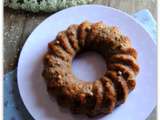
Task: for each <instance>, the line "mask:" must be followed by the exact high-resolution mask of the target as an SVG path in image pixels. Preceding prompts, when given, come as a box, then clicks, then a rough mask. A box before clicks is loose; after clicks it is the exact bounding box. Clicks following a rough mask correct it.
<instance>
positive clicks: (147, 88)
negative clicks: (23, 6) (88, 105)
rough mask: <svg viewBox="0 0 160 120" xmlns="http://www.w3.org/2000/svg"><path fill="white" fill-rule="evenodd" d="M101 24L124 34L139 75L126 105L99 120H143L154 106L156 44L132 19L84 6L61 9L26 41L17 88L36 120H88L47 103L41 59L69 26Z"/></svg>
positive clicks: (102, 9)
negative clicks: (90, 23)
mask: <svg viewBox="0 0 160 120" xmlns="http://www.w3.org/2000/svg"><path fill="white" fill-rule="evenodd" d="M84 20H88V21H91V22H97V21H103V22H104V23H106V24H108V25H114V26H117V27H118V28H119V29H120V30H121V31H122V33H124V34H125V35H127V36H128V37H129V38H130V39H131V42H132V44H133V47H134V48H136V49H137V51H138V63H139V65H140V73H139V75H138V76H137V78H136V80H137V86H136V89H135V90H134V91H133V92H132V93H131V94H129V96H128V98H127V100H126V102H125V103H124V104H123V105H121V106H120V107H118V108H116V109H115V110H114V112H113V113H112V114H109V115H107V116H103V117H101V118H99V119H100V120H145V119H146V118H147V117H148V115H149V114H150V113H151V111H152V110H153V108H154V107H155V105H156V86H157V84H156V76H157V73H156V67H157V62H156V59H157V58H156V45H155V43H154V42H153V41H152V39H151V37H150V36H149V34H148V33H147V32H146V31H145V30H144V28H143V27H142V26H141V25H140V24H139V23H137V22H136V21H135V20H134V19H133V18H132V17H130V16H129V15H127V14H126V13H124V12H121V11H119V10H116V9H113V8H110V7H104V6H100V5H83V6H78V7H72V8H69V9H65V10H62V11H60V12H58V13H56V14H54V15H52V16H50V17H49V18H47V19H46V20H45V21H43V22H42V23H41V24H40V25H39V26H38V27H37V28H36V29H35V30H34V31H33V32H32V34H31V35H30V36H29V38H28V39H27V41H26V43H25V45H24V47H23V49H22V51H21V54H20V58H19V63H18V87H19V91H20V95H21V97H22V100H23V102H24V104H25V106H26V108H27V109H28V111H29V112H30V114H31V115H32V116H33V117H34V119H36V120H64V119H65V120H75V119H80V120H82V119H83V120H84V119H88V118H87V117H84V116H75V115H72V114H71V113H70V112H68V111H66V110H64V109H62V108H60V107H59V106H58V105H57V103H56V102H55V101H52V100H50V98H49V96H48V94H47V92H46V87H45V83H44V80H43V78H42V76H41V72H42V67H43V65H42V57H43V55H44V53H45V52H46V51H47V44H48V42H50V41H52V40H53V39H54V38H55V36H56V35H57V33H58V32H60V31H62V30H64V29H66V28H67V27H68V26H69V25H71V24H75V23H81V22H82V21H84Z"/></svg>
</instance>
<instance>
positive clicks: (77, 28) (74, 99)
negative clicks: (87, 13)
mask: <svg viewBox="0 0 160 120" xmlns="http://www.w3.org/2000/svg"><path fill="white" fill-rule="evenodd" d="M85 51H96V52H98V53H99V54H101V55H102V56H103V58H104V59H105V61H106V67H107V70H106V72H105V74H104V75H103V76H102V77H101V78H100V79H98V80H96V81H94V82H84V81H82V80H79V79H77V78H76V77H75V76H74V74H73V73H72V68H71V66H72V60H73V58H74V57H75V55H77V54H80V53H82V52H85ZM136 60H137V52H136V50H135V49H134V48H133V47H132V46H131V42H130V40H129V38H128V37H126V36H124V35H122V33H121V32H120V31H119V30H118V28H116V27H113V26H108V25H105V24H104V23H102V22H97V23H90V22H88V21H84V22H83V23H81V24H80V25H76V24H74V25H71V26H69V27H68V28H67V29H66V30H64V31H62V32H60V33H59V34H58V35H57V37H56V39H55V40H54V41H52V42H50V43H49V44H48V52H47V53H46V54H45V56H44V60H43V61H44V70H43V74H42V75H43V77H44V78H45V81H46V84H47V91H48V93H49V94H50V95H51V96H54V97H55V98H56V100H57V102H58V103H59V104H60V105H61V106H64V107H66V108H69V109H70V110H71V111H72V112H73V113H77V114H86V115H88V116H90V117H93V116H97V115H102V114H108V113H111V112H112V111H113V110H114V109H115V108H116V107H117V106H119V105H120V104H122V103H124V102H125V100H126V98H127V96H128V94H129V92H131V91H132V90H133V89H134V88H135V85H136V82H135V77H136V75H137V74H138V72H139V66H138V64H137V62H136Z"/></svg>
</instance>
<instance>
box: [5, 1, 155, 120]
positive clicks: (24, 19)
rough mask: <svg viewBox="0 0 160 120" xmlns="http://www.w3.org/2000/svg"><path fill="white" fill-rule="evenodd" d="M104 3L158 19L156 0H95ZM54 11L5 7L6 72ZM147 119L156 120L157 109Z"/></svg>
mask: <svg viewBox="0 0 160 120" xmlns="http://www.w3.org/2000/svg"><path fill="white" fill-rule="evenodd" d="M94 3H95V4H102V5H106V6H111V7H114V8H117V9H120V10H122V11H124V12H127V13H129V14H133V13H135V12H137V11H139V10H142V9H149V10H150V12H151V13H152V15H153V17H154V18H155V19H156V20H157V7H156V6H157V2H156V0H95V2H94ZM51 14H53V13H39V14H34V13H29V12H24V11H22V10H19V11H18V10H12V9H9V8H5V9H4V48H3V52H4V73H6V72H8V71H11V70H12V69H14V68H16V66H17V61H18V57H19V53H20V50H21V48H22V46H23V44H24V42H25V40H26V39H27V37H28V36H29V35H30V33H31V32H32V31H33V29H34V28H35V27H36V26H37V25H38V24H40V23H41V22H42V21H43V20H44V19H45V18H46V17H48V16H50V15H51ZM147 120H156V109H154V111H153V112H152V113H151V115H150V116H149V118H148V119H147Z"/></svg>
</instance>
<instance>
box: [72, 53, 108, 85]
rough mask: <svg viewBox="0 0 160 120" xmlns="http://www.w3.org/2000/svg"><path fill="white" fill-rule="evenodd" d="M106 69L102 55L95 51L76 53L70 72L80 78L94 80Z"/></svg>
mask: <svg viewBox="0 0 160 120" xmlns="http://www.w3.org/2000/svg"><path fill="white" fill-rule="evenodd" d="M105 71H106V63H105V61H104V59H103V57H102V56H101V55H100V54H98V53H96V52H85V53H83V54H80V55H77V56H76V57H75V58H74V60H73V62H72V72H73V74H74V75H75V76H76V77H77V78H78V79H80V80H83V81H87V82H89V81H95V80H97V79H99V78H100V77H102V76H103V75H104V73H105Z"/></svg>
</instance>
